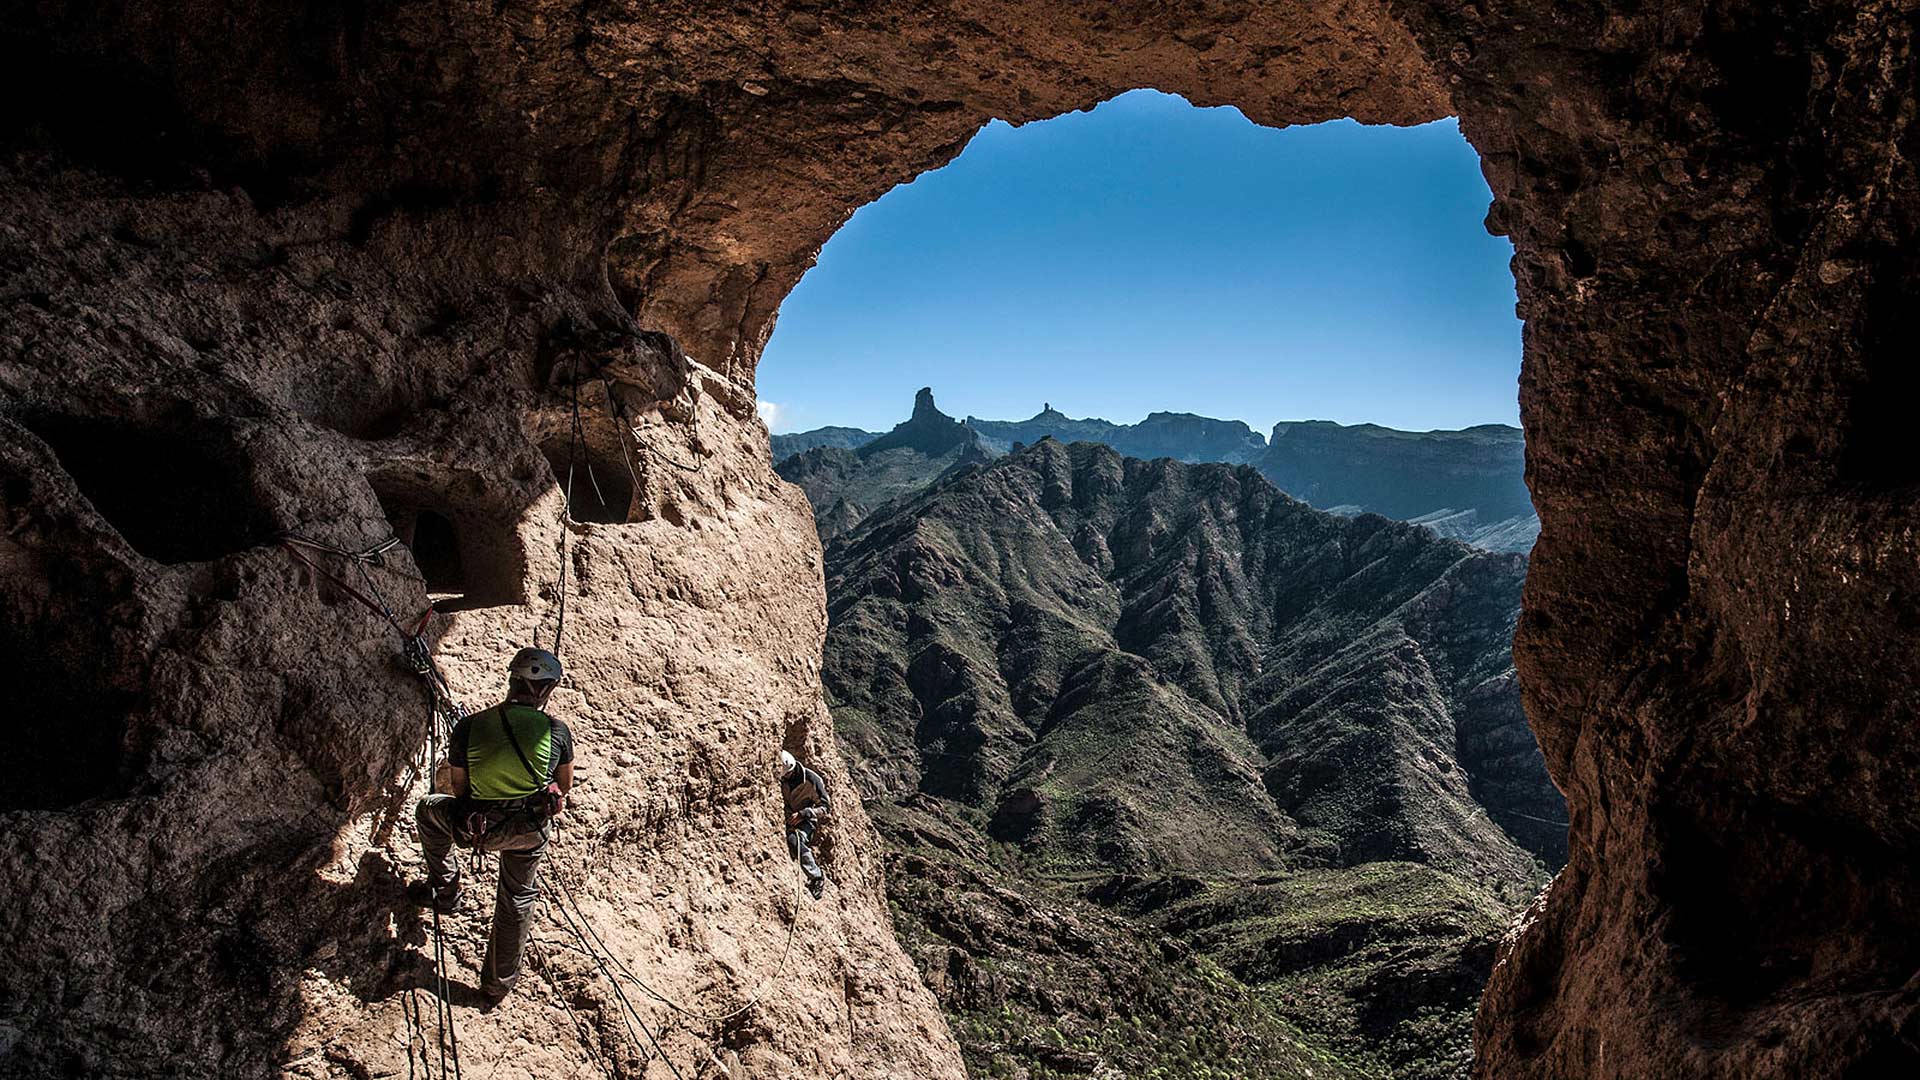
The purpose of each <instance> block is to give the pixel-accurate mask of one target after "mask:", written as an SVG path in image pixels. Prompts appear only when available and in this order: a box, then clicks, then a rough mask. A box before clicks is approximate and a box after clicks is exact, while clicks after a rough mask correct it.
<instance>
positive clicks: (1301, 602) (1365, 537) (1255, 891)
mask: <svg viewBox="0 0 1920 1080" xmlns="http://www.w3.org/2000/svg"><path fill="white" fill-rule="evenodd" d="M928 406H929V408H931V402H928ZM956 426H958V425H956ZM880 452H885V450H884V448H883V450H882V451H880ZM1525 572H1526V561H1525V559H1524V557H1521V556H1516V555H1500V554H1493V553H1489V552H1485V551H1478V550H1475V549H1473V548H1470V547H1468V546H1466V545H1464V544H1460V543H1457V542H1453V541H1448V540H1444V539H1441V538H1439V537H1437V536H1435V535H1434V534H1433V533H1431V532H1429V531H1427V530H1425V529H1421V528H1418V527H1415V526H1411V525H1406V524H1402V523H1398V522H1393V521H1388V520H1386V519H1384V518H1380V517H1375V516H1362V517H1353V518H1345V517H1340V516H1336V515H1332V514H1328V513H1324V512H1321V511H1318V510H1315V509H1313V508H1311V507H1309V506H1306V505H1305V504H1302V503H1300V502H1298V501H1296V500H1294V499H1292V498H1289V497H1288V496H1286V495H1283V494H1282V493H1280V492H1279V491H1278V490H1276V489H1275V488H1274V487H1273V485H1272V484H1271V483H1269V482H1268V481H1267V480H1266V479H1265V478H1263V477H1262V476H1261V475H1260V474H1259V473H1258V472H1257V471H1255V470H1254V469H1253V468H1250V467H1246V466H1228V465H1211V464H1209V465H1185V464H1181V463H1179V462H1175V461H1171V460H1164V459H1163V460H1158V461H1152V462H1147V461H1140V460H1136V459H1130V458H1125V457H1122V456H1121V455H1120V454H1118V453H1116V452H1115V451H1113V450H1112V449H1110V448H1108V447H1106V446H1102V445H1097V444H1091V443H1080V444H1074V445H1072V446H1067V445H1062V444H1061V443H1059V442H1056V441H1053V440H1050V439H1049V440H1044V441H1042V442H1039V443H1037V444H1035V445H1033V446H1030V447H1026V448H1024V449H1022V450H1020V451H1018V452H1015V453H1012V454H1009V455H1006V456H1003V457H999V458H996V459H993V460H990V461H973V462H955V463H952V464H949V465H947V466H945V467H944V468H943V469H942V470H941V475H940V476H939V478H938V479H936V480H934V481H932V482H931V483H930V484H929V485H928V486H926V487H925V488H923V489H921V490H920V491H918V492H917V493H911V494H906V495H903V496H897V497H895V499H894V501H892V502H891V503H888V504H886V505H885V506H884V508H882V509H881V510H879V511H878V512H875V513H873V514H872V515H871V516H869V517H867V518H866V519H865V520H864V521H862V522H860V523H859V524H858V525H857V527H855V528H853V529H851V530H850V531H847V532H845V533H844V534H842V535H840V536H839V537H838V538H837V539H835V540H834V541H833V542H832V543H831V544H830V545H829V548H828V555H827V577H828V603H829V612H830V620H831V626H830V629H829V632H828V639H827V646H826V654H825V665H824V669H823V680H824V682H825V686H826V690H827V695H828V700H829V704H830V705H831V706H832V708H833V711H834V716H835V720H836V724H837V727H838V730H839V732H840V737H841V740H842V742H843V744H844V746H845V748H846V749H847V750H848V751H849V752H850V759H851V762H852V764H853V767H854V769H855V771H856V776H857V779H858V782H859V783H860V785H861V787H862V794H863V796H864V797H866V798H867V799H868V801H869V808H870V810H871V812H872V815H873V817H874V820H875V821H876V823H877V824H879V826H880V827H881V829H882V833H883V836H884V837H885V838H886V840H887V842H888V848H889V855H888V858H889V872H890V874H891V878H890V895H891V898H892V901H893V904H894V907H895V916H896V921H897V924H898V926H899V929H900V934H901V936H902V938H903V940H904V941H905V942H906V944H907V945H908V947H909V948H910V950H912V952H913V953H914V955H915V956H916V957H917V958H918V959H919V961H920V963H921V966H922V972H923V975H924V976H925V977H926V979H927V981H928V984H929V985H930V986H932V987H933V988H934V990H935V992H936V993H937V994H938V995H939V996H940V998H941V1000H942V1002H943V1003H944V1004H945V1005H946V1007H947V1009H948V1011H949V1015H950V1018H951V1019H952V1021H953V1023H954V1026H955V1029H956V1030H957V1031H958V1032H959V1033H960V1036H961V1038H962V1040H963V1043H964V1045H965V1047H966V1049H967V1053H968V1056H969V1062H970V1065H971V1067H972V1068H973V1070H974V1071H975V1074H976V1075H980V1076H1001V1075H1006V1076H1011V1075H1029V1076H1034V1077H1041V1076H1054V1075H1102V1074H1104V1075H1115V1076H1118V1075H1128V1076H1252V1075H1261V1076H1268V1075H1271V1076H1307V1075H1312V1076H1323V1077H1324V1076H1349V1075H1351V1076H1384V1075H1391V1076H1404V1077H1450V1076H1460V1075H1464V1070H1465V1063H1466V1060H1467V1054H1468V1033H1469V1028H1470V1021H1471V1016H1472V1010H1473V1005H1474V1001H1475V999H1476V997H1477V995H1478V991H1479V988H1480V986H1481V985H1482V984H1483V982H1484V980H1485V978H1486V975H1487V972H1488V970H1489V968H1490V966H1491V963H1492V956H1493V942H1494V940H1495V938H1496V936H1497V934H1498V932H1499V930H1500V928H1501V926H1502V925H1503V923H1504V921H1505V919H1506V918H1507V916H1508V914H1509V913H1510V912H1511V911H1512V910H1514V909H1515V908H1516V907H1517V906H1518V905H1520V904H1522V903H1524V902H1525V901H1526V900H1528V899H1529V898H1531V897H1532V895H1533V894H1534V893H1535V891H1536V890H1537V889H1538V887H1539V886H1540V885H1541V884H1542V883H1543V882H1544V880H1545V875H1546V870H1547V867H1552V866H1557V865H1558V864H1559V862H1560V861H1561V860H1562V859H1563V858H1564V854H1565V835H1564V828H1563V827H1559V826H1557V825H1556V824H1555V823H1557V822H1561V821H1564V808H1563V806H1562V804H1561V802H1560V798H1559V795H1558V793H1557V792H1556V791H1555V790H1554V789H1553V787H1552V785H1551V784H1550V783H1549V782H1548V780H1547V778H1546V774H1545V771H1544V767H1543V765H1542V763H1541V759H1540V755H1539V751H1538V749H1537V748H1536V747H1535V745H1534V743H1533V739H1532V736H1531V733H1530V732H1529V731H1528V729H1527V728H1526V725H1525V720H1524V717H1523V716H1522V714H1521V711H1520V707H1519V700H1518V691H1517V688H1516V686H1515V684H1514V680H1513V675H1512V661H1511V655H1510V640H1511V635H1512V631H1513V625H1514V621H1515V619H1516V617H1517V613H1518V610H1519V598H1520V587H1521V583H1522V580H1523V578H1524V576H1525ZM1023 1070H1024V1072H1023Z"/></svg>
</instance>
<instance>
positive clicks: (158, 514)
mask: <svg viewBox="0 0 1920 1080" xmlns="http://www.w3.org/2000/svg"><path fill="white" fill-rule="evenodd" d="M20 421H21V423H22V424H23V425H24V426H25V427H26V428H27V429H28V430H30V431H32V432H33V433H34V434H35V435H37V436H39V437H40V439H41V441H42V442H45V443H46V444H47V446H48V447H49V448H51V449H52V450H53V453H54V456H55V457H56V458H58V459H59V461H60V466H61V468H63V469H65V470H66V471H67V474H68V475H69V476H71V477H72V478H73V481H74V483H75V485H77V486H78V487H79V488H80V492H81V494H83V495H85V496H86V498H87V501H89V502H91V503H92V504H93V507H94V509H96V510H98V511H99V512H100V516H101V517H103V518H105V519H106V520H107V523H108V524H109V525H111V526H113V529H114V531H115V532H118V533H119V534H120V536H121V537H122V538H123V539H125V540H126V542H127V544H128V545H129V546H131V547H132V548H133V549H134V550H135V551H137V552H139V553H140V554H141V555H144V556H146V557H147V558H149V559H152V560H153V561H155V562H159V563H165V564H168V565H178V564H181V563H193V562H206V561H208V560H212V559H219V558H222V557H224V556H227V555H232V554H234V553H236V552H240V551H245V550H247V549H248V548H252V547H256V546H258V545H260V544H263V543H266V542H267V541H269V540H271V539H272V538H273V537H274V535H275V534H276V533H277V532H278V531H279V530H278V528H277V526H276V524H275V521H274V517H273V515H272V513H271V512H269V511H268V510H267V508H266V507H265V506H263V505H261V503H260V501H259V499H258V497H257V495H256V492H255V490H254V484H253V479H252V476H251V469H250V462H249V457H248V452H247V450H246V448H245V447H244V446H243V445H242V444H241V441H240V439H239V437H238V434H237V433H236V432H235V431H234V430H233V429H232V428H231V427H230V426H228V425H226V424H224V423H219V422H205V421H198V420H194V419H191V418H183V419H182V420H181V421H180V422H178V423H173V424H170V423H161V422H150V421H140V420H132V421H122V420H118V419H111V420H109V419H104V418H98V417H83V416H67V415H60V414H51V413H27V414H26V415H23V416H21V417H20Z"/></svg>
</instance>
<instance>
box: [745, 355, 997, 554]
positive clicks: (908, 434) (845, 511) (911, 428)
mask: <svg viewBox="0 0 1920 1080" xmlns="http://www.w3.org/2000/svg"><path fill="white" fill-rule="evenodd" d="M991 456H992V455H991V454H990V452H989V451H988V450H987V449H986V448H985V447H984V446H982V445H981V443H980V441H979V440H978V439H976V438H975V437H974V434H973V432H971V431H969V430H968V429H967V428H966V427H965V426H964V425H962V424H961V423H960V422H959V421H957V420H955V419H954V418H953V417H951V416H948V415H947V414H946V413H943V412H941V411H940V409H939V408H938V407H937V406H936V405H934V403H933V391H932V390H929V389H926V388H924V387H923V388H921V390H920V393H919V394H917V395H916V396H915V397H914V401H913V415H912V416H911V417H909V418H908V419H906V420H903V421H901V422H900V423H898V424H895V425H894V427H893V430H892V431H889V432H887V433H886V434H885V435H882V436H878V437H876V438H873V439H870V440H868V441H866V442H864V443H862V444H861V445H860V446H859V447H858V448H856V449H851V450H849V449H842V448H840V447H837V446H831V445H824V446H816V447H814V448H812V449H810V450H807V451H805V452H803V453H799V454H795V455H794V456H792V457H790V458H786V459H784V460H782V461H780V463H779V464H778V465H776V466H774V471H775V472H777V473H779V474H780V477H781V479H783V480H786V481H789V482H791V483H794V484H798V485H799V486H800V490H801V491H803V492H805V493H806V496H807V502H808V504H809V505H811V506H812V507H813V513H814V525H815V527H816V528H818V529H819V531H820V539H821V540H822V541H823V542H824V541H829V540H832V539H833V538H834V537H836V536H842V535H845V534H846V533H849V532H851V531H853V529H854V527H855V526H857V525H859V524H860V522H862V521H864V520H866V518H867V516H868V515H870V514H872V513H873V512H874V511H876V510H878V509H880V508H881V507H883V506H885V505H887V504H888V503H890V502H892V501H893V500H895V499H902V498H908V497H910V496H912V495H913V494H914V493H915V492H917V491H919V490H920V489H921V488H924V487H926V486H927V485H928V484H931V483H933V482H934V481H935V480H937V479H939V478H940V477H942V476H944V475H946V474H947V473H949V472H952V471H953V470H955V469H959V468H964V467H965V466H968V465H974V464H978V463H981V462H984V461H987V460H988V459H989V458H990V457H991Z"/></svg>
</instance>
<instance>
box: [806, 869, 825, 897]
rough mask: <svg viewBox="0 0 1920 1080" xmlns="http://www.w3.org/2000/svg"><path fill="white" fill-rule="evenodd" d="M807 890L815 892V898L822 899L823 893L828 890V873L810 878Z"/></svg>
mask: <svg viewBox="0 0 1920 1080" xmlns="http://www.w3.org/2000/svg"><path fill="white" fill-rule="evenodd" d="M807 891H808V892H809V893H812V894H813V898H814V899H815V900H818V899H820V896H821V894H823V893H825V892H826V891H827V875H825V874H821V875H820V876H819V877H817V878H808V879H807Z"/></svg>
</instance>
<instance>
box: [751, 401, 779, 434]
mask: <svg viewBox="0 0 1920 1080" xmlns="http://www.w3.org/2000/svg"><path fill="white" fill-rule="evenodd" d="M753 407H754V409H755V410H756V411H758V412H759V413H760V420H761V422H762V423H765V424H766V425H767V430H768V431H772V432H776V433H777V432H779V430H780V428H781V426H782V425H783V424H785V423H786V421H787V407H786V406H785V405H782V404H780V403H779V402H777V401H755V402H754V403H753Z"/></svg>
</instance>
